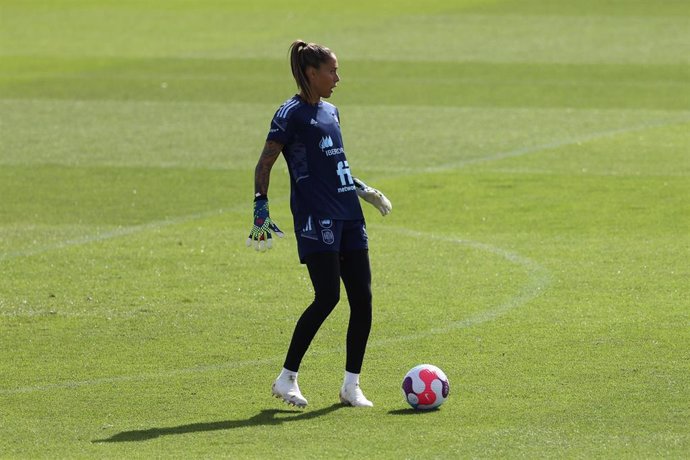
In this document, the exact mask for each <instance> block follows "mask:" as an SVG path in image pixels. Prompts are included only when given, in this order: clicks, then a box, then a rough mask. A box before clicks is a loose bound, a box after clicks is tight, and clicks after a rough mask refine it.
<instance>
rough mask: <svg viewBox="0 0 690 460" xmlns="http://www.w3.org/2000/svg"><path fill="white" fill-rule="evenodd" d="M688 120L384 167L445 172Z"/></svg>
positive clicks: (403, 171) (404, 172)
mask: <svg viewBox="0 0 690 460" xmlns="http://www.w3.org/2000/svg"><path fill="white" fill-rule="evenodd" d="M688 122H690V118H688V117H687V116H684V117H679V118H673V119H664V120H649V121H646V122H643V123H640V124H636V125H632V126H626V127H623V128H617V129H609V130H605V131H597V132H593V133H588V134H583V135H581V136H573V137H568V138H564V139H561V140H557V141H553V142H547V143H545V144H539V145H535V146H531V147H523V148H518V149H513V150H506V151H504V152H497V153H491V154H488V155H484V156H481V157H478V158H468V159H465V160H458V161H452V162H449V163H443V164H440V165H436V166H428V167H426V168H408V167H402V168H395V167H393V168H392V169H388V168H387V169H386V170H387V171H393V172H397V173H398V174H399V175H408V174H409V175H413V174H419V173H436V172H439V173H440V172H446V171H452V170H454V169H460V168H463V167H465V166H470V165H474V164H479V163H489V162H491V161H499V160H505V159H508V158H517V157H522V156H525V155H530V154H533V153H539V152H543V151H546V150H553V149H557V148H560V147H565V146H567V145H576V144H583V143H586V142H590V141H595V140H599V139H603V138H606V137H614V136H617V135H619V134H629V133H633V132H637V131H645V130H648V129H653V128H661V127H666V126H672V125H676V124H683V123H688Z"/></svg>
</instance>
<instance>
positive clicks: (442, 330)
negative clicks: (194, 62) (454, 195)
mask: <svg viewBox="0 0 690 460" xmlns="http://www.w3.org/2000/svg"><path fill="white" fill-rule="evenodd" d="M374 227H376V226H374ZM385 228H386V230H387V231H392V232H396V233H398V234H400V235H403V236H406V237H409V238H426V239H429V240H436V241H443V242H446V243H451V244H455V245H462V246H467V247H469V248H472V249H475V250H478V251H483V252H486V253H489V254H493V255H495V256H499V257H501V258H503V259H505V260H506V261H508V262H510V263H512V264H514V265H518V266H520V267H521V268H523V269H524V270H525V272H526V273H527V275H528V277H529V282H528V283H527V284H526V285H525V286H523V287H522V288H521V289H520V291H519V292H518V293H517V295H515V296H513V297H512V298H511V299H509V300H508V301H507V302H504V303H502V304H500V305H497V306H495V307H493V308H489V309H487V310H484V311H481V312H478V313H476V314H474V315H472V316H469V317H468V318H465V319H462V320H456V321H451V322H449V323H446V324H445V325H444V326H443V327H439V328H433V329H428V330H424V331H419V332H417V333H415V334H410V335H405V336H397V337H392V338H382V339H374V340H372V341H370V342H369V348H379V347H385V346H387V345H390V344H395V343H400V342H406V341H412V340H419V339H422V338H425V337H430V336H433V335H439V334H447V333H451V332H454V331H457V330H460V329H467V328H469V327H472V326H476V325H480V324H483V323H486V322H489V321H492V320H494V319H496V318H498V317H500V316H502V315H505V314H506V313H508V312H510V311H511V310H514V309H516V308H518V307H520V306H523V305H525V304H527V303H528V302H529V301H531V300H532V299H534V298H536V297H537V296H538V295H539V294H541V293H542V292H543V291H544V290H545V289H546V287H547V286H548V285H549V283H550V278H551V276H550V273H549V271H548V270H547V269H546V268H544V267H542V266H541V265H539V264H538V263H536V262H534V261H533V260H531V259H528V258H526V257H523V256H521V255H519V254H517V253H514V252H510V251H507V250H505V249H501V248H499V247H496V246H491V245H489V244H485V243H480V242H477V241H471V240H463V239H460V238H454V237H450V236H439V235H434V234H431V233H425V232H417V231H413V230H408V229H406V228H396V227H388V226H386V227H385ZM342 351H343V350H342V347H337V348H332V349H328V350H319V351H313V352H312V355H324V354H334V353H342ZM283 358H284V356H283V355H280V356H273V357H268V358H263V359H250V360H244V361H229V362H226V363H221V364H215V365H208V366H195V367H188V368H182V369H170V370H167V371H161V372H150V373H142V374H135V375H124V376H116V377H103V378H97V379H91V380H73V381H65V382H60V383H52V384H44V385H31V386H25V387H20V388H3V389H0V395H2V394H4V395H13V394H24V393H34V392H39V391H49V390H69V389H75V388H80V387H87V386H95V385H115V384H119V383H126V382H140V381H144V380H153V379H161V378H167V377H173V376H178V375H194V374H202V373H206V372H219V371H225V370H229V369H239V368H244V367H250V366H251V367H257V366H264V365H273V366H278V365H280V363H281V362H282V360H283Z"/></svg>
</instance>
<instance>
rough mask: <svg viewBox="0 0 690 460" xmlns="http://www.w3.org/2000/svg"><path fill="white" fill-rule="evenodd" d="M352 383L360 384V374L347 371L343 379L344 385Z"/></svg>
mask: <svg viewBox="0 0 690 460" xmlns="http://www.w3.org/2000/svg"><path fill="white" fill-rule="evenodd" d="M351 383H354V384H355V385H359V374H353V373H352V372H348V371H345V380H344V381H343V386H345V385H349V384H351Z"/></svg>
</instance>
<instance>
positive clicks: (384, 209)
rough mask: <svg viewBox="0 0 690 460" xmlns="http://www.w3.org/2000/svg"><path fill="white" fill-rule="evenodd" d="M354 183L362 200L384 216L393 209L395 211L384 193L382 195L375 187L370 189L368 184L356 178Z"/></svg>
mask: <svg viewBox="0 0 690 460" xmlns="http://www.w3.org/2000/svg"><path fill="white" fill-rule="evenodd" d="M354 181H355V187H356V191H357V195H358V196H359V197H360V198H361V199H363V200H364V201H366V202H367V203H371V204H372V205H373V206H374V207H375V208H376V209H378V210H379V212H380V213H381V215H382V216H385V215H386V214H388V213H389V212H391V209H393V205H392V204H391V202H390V200H389V199H388V198H386V196H385V195H384V194H383V193H381V192H380V191H378V190H376V189H375V188H373V187H369V186H368V185H367V184H365V183H364V182H362V181H361V180H359V179H357V178H356V177H355V178H354Z"/></svg>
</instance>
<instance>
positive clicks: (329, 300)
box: [314, 291, 340, 311]
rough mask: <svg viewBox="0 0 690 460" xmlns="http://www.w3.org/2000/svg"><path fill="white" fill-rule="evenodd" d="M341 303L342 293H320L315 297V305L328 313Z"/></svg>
mask: <svg viewBox="0 0 690 460" xmlns="http://www.w3.org/2000/svg"><path fill="white" fill-rule="evenodd" d="M338 302H340V292H338V291H336V292H320V293H317V294H316V295H315V296H314V303H316V304H318V305H320V306H321V308H324V309H327V310H328V311H330V310H333V309H334V308H335V306H336V305H338Z"/></svg>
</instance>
